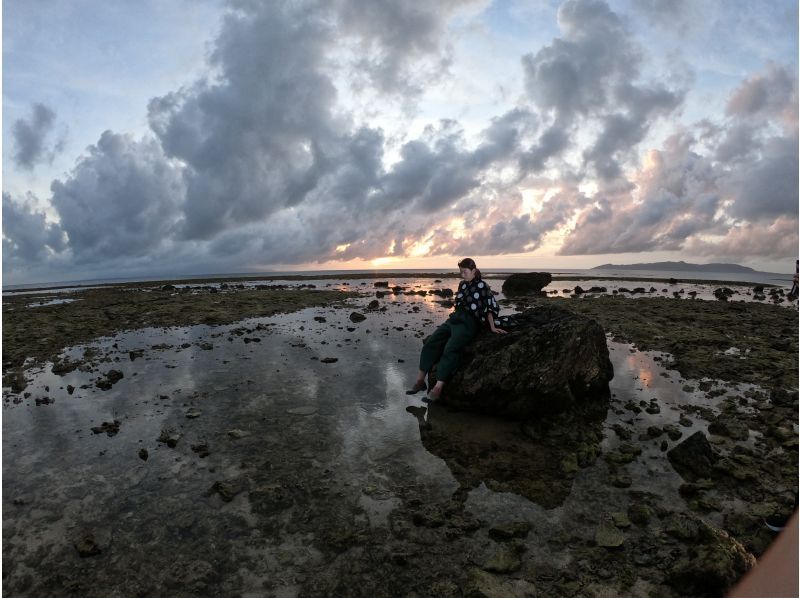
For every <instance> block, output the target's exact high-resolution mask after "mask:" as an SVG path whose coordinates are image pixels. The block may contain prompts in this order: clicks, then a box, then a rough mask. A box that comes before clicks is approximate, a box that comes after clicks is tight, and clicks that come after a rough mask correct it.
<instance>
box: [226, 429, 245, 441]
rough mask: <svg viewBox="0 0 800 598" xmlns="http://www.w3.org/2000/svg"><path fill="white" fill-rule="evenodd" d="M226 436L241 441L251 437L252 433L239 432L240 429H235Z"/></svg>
mask: <svg viewBox="0 0 800 598" xmlns="http://www.w3.org/2000/svg"><path fill="white" fill-rule="evenodd" d="M226 434H227V435H228V436H230V437H231V438H235V439H237V440H238V439H240V438H244V437H245V436H250V432H246V431H244V430H239V429H238V428H234V429H232V430H228V431H227V432H226Z"/></svg>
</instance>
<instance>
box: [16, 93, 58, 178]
mask: <svg viewBox="0 0 800 598" xmlns="http://www.w3.org/2000/svg"><path fill="white" fill-rule="evenodd" d="M55 122H56V113H55V112H54V111H53V110H52V109H50V108H48V107H47V106H45V105H44V104H34V105H33V106H32V109H31V116H30V118H29V119H28V120H25V119H22V118H20V119H18V120H16V121H14V124H13V125H11V135H12V138H13V139H14V145H15V146H16V148H15V151H14V152H13V154H12V159H13V160H14V164H16V165H17V166H19V167H20V168H24V169H26V170H32V169H33V168H34V166H36V164H38V163H40V162H46V161H50V162H52V160H53V158H54V157H55V155H56V154H58V153H59V152H61V151H62V149H63V147H64V141H63V139H61V140H58V141H56V142H54V143H48V137H50V136H51V135H50V134H51V133H52V132H53V129H54V128H55Z"/></svg>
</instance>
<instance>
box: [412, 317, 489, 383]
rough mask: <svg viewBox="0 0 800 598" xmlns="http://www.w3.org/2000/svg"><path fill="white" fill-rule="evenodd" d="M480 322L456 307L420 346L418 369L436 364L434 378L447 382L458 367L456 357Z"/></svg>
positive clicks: (472, 336) (425, 369) (473, 335)
mask: <svg viewBox="0 0 800 598" xmlns="http://www.w3.org/2000/svg"><path fill="white" fill-rule="evenodd" d="M479 329H480V323H479V322H478V320H477V318H475V316H473V315H472V314H469V313H467V312H466V311H464V310H461V309H457V310H456V311H454V312H453V313H452V314H450V317H449V318H447V320H446V321H445V323H444V324H442V325H441V326H439V327H438V328H437V329H436V330H435V331H434V333H433V334H432V335H431V336H430V338H429V339H428V341H427V342H426V343H425V344H424V345H423V347H422V354H421V355H420V356H419V369H420V370H422V371H423V372H425V373H428V372H430V371H431V368H433V366H434V365H436V364H437V362H438V365H436V379H437V380H442V381H444V382H447V381H448V380H450V378H452V376H453V374H454V373H455V371H456V368H458V357H459V354H460V353H461V350H462V349H463V348H464V347H466V346H467V345H468V344H469V343H470V341H471V340H472V339H474V338H475V335H477V334H478V331H479Z"/></svg>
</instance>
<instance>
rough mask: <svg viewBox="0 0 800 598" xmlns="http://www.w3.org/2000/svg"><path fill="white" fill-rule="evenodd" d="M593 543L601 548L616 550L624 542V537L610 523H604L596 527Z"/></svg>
mask: <svg viewBox="0 0 800 598" xmlns="http://www.w3.org/2000/svg"><path fill="white" fill-rule="evenodd" d="M594 541H595V543H596V544H597V545H598V546H602V547H603V548H617V547H618V546H622V544H623V542H625V535H624V534H623V533H622V532H621V531H619V530H618V529H617V528H616V527H615V526H614V525H612V524H611V523H610V522H608V521H604V522H602V523H601V524H600V525H599V526H597V529H596V530H595V533H594Z"/></svg>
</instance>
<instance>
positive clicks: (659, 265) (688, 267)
mask: <svg viewBox="0 0 800 598" xmlns="http://www.w3.org/2000/svg"><path fill="white" fill-rule="evenodd" d="M592 270H671V271H678V272H680V271H684V272H755V271H756V270H753V269H752V268H748V267H747V266H740V265H739V264H688V263H686V262H683V261H681V262H654V263H651V264H603V265H602V266H595V267H594V268H592Z"/></svg>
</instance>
